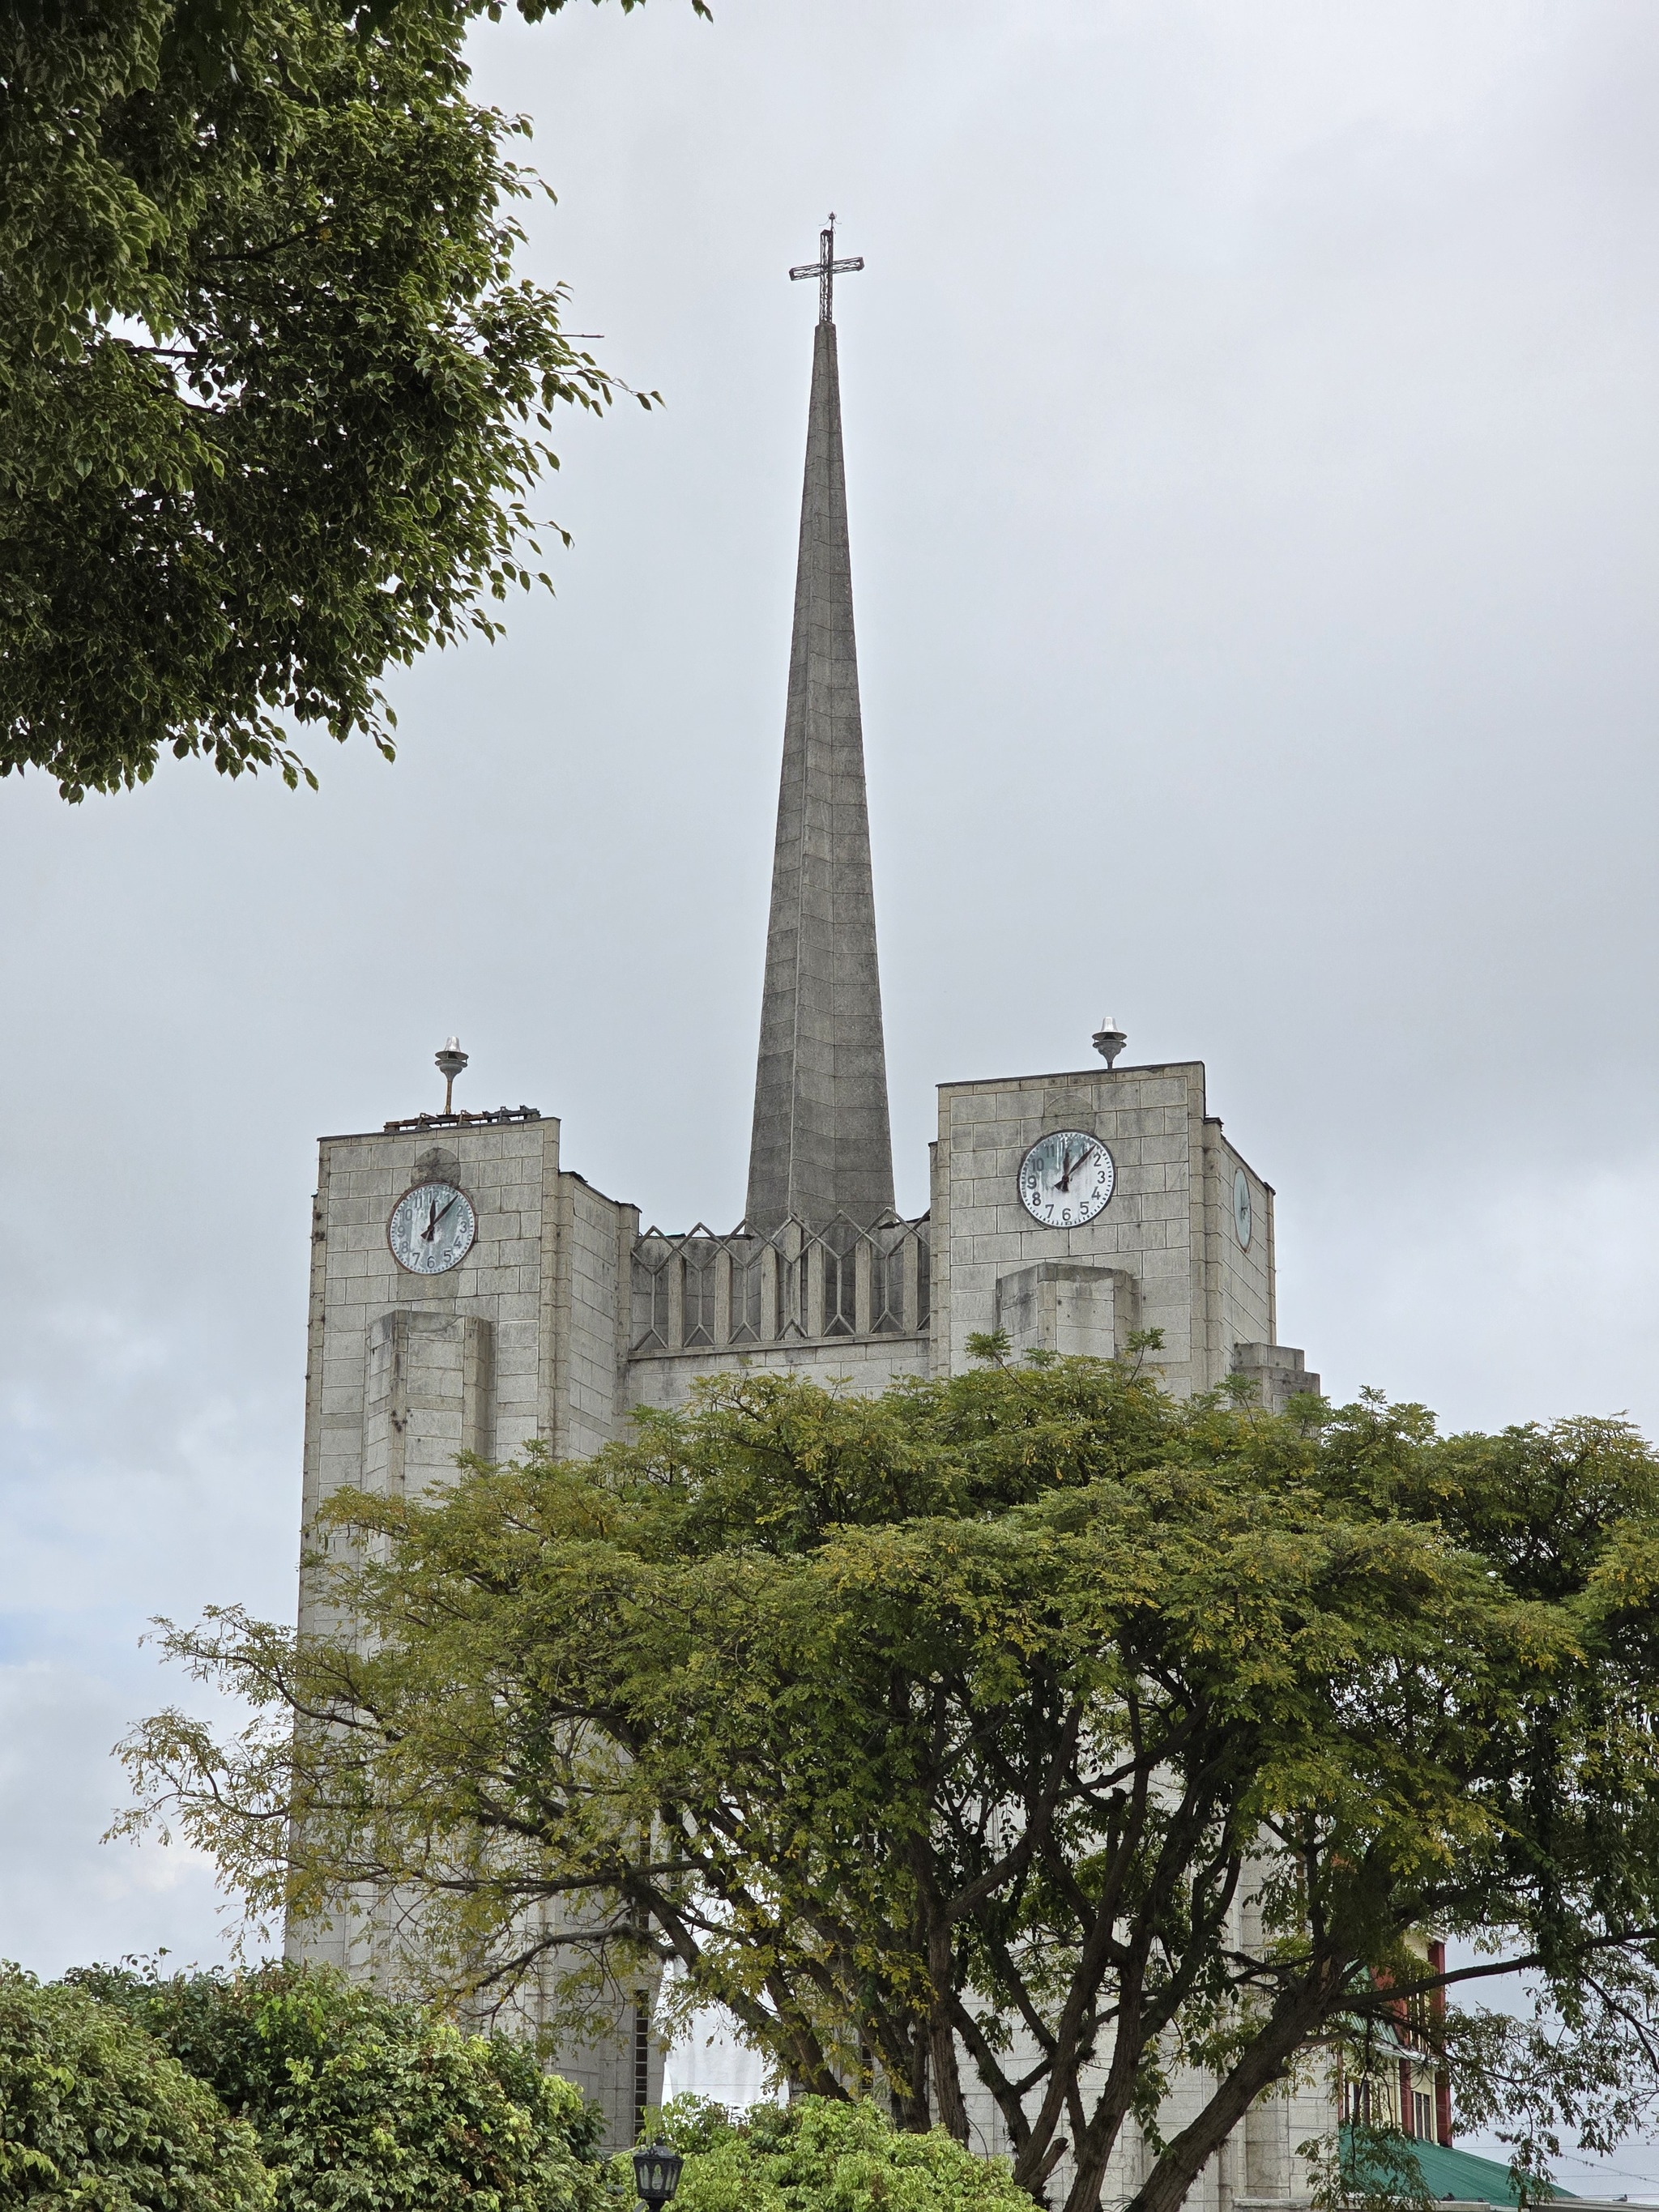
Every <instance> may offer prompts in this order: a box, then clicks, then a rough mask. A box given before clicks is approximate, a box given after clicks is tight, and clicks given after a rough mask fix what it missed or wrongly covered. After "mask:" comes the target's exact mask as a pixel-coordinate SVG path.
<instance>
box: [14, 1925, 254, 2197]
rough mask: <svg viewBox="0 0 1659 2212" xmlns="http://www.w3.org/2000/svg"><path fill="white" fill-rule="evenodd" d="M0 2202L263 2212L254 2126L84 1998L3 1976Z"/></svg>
mask: <svg viewBox="0 0 1659 2212" xmlns="http://www.w3.org/2000/svg"><path fill="white" fill-rule="evenodd" d="M0 2202H3V2203H7V2204H20V2203H27V2204H37V2205H39V2206H40V2212H59V2208H62V2212H70V2208H71V2207H78V2206H83V2205H85V2206H94V2205H96V2206H100V2207H101V2206H109V2207H112V2208H115V2207H125V2206H132V2207H134V2208H138V2207H148V2206H155V2207H157V2208H161V2207H163V2206H165V2207H166V2208H167V2212H270V2205H271V2202H272V2193H271V2185H270V2178H269V2176H268V2175H267V2174H266V2172H265V2170H264V2166H262V2165H261V2164H260V2162H259V2155H258V2148H257V2147H256V2145H255V2142H254V2139H253V2134H252V2130H251V2129H249V2128H246V2127H244V2126H243V2125H242V2124H241V2123H240V2121H236V2120H233V2119H231V2118H229V2117H228V2114H227V2113H226V2112H225V2111H224V2108H223V2107H222V2106H221V2104H220V2103H219V2101H218V2100H217V2099H216V2097H215V2096H214V2095H213V2093H212V2092H211V2091H210V2090H209V2089H205V2088H204V2087H202V2085H201V2083H200V2082H199V2081H192V2080H191V2076H190V2075H188V2074H187V2073H186V2072H185V2069H184V2068H183V2067H182V2066H180V2065H179V2063H178V2061H177V2059H175V2058H171V2057H168V2056H167V2053H166V2052H165V2051H161V2049H160V2048H159V2047H158V2046H157V2045H155V2044H154V2043H152V2042H151V2041H150V2039H149V2037H148V2036H147V2035H146V2034H144V2033H143V2030H142V2029H141V2028H138V2027H135V2026H134V2025H133V2024H132V2023H131V2021H128V2020H126V2019H125V2018H124V2017H123V2016H122V2015H121V2014H120V2013H118V2012H114V2011H112V2010H110V2009H109V2008H107V2007H106V2006H104V2005H100V2004H98V2003H97V2002H94V1999H93V1998H92V1997H91V1996H88V1994H87V1992H86V1991H84V1990H74V1989H65V1988H64V1987H62V1986H61V1985H60V1986H58V1987H49V1988H46V1989H43V1988H41V1986H40V1984H39V1983H38V1982H37V1981H36V1980H35V1978H34V1977H33V1975H32V1974H26V1973H24V1972H21V1970H20V1969H19V1968H17V1967H15V1966H6V1967H4V1968H0Z"/></svg>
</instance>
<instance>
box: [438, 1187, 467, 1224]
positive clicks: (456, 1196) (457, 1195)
mask: <svg viewBox="0 0 1659 2212" xmlns="http://www.w3.org/2000/svg"><path fill="white" fill-rule="evenodd" d="M459 1196H460V1193H459V1191H457V1192H456V1193H455V1194H454V1197H453V1198H451V1200H450V1201H449V1206H453V1205H454V1203H455V1200H456V1199H457V1198H459ZM449 1206H445V1207H444V1209H443V1212H441V1213H440V1214H439V1216H438V1221H441V1220H442V1219H443V1218H444V1214H445V1213H447V1212H448V1211H449ZM438 1221H435V1222H434V1223H433V1225H432V1226H433V1227H434V1228H436V1227H437V1225H438Z"/></svg>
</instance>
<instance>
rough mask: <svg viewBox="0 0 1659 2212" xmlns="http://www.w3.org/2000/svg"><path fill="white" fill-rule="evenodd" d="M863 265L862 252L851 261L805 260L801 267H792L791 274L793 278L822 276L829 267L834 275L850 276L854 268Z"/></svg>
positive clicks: (860, 267) (830, 272) (859, 267)
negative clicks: (825, 261)
mask: <svg viewBox="0 0 1659 2212" xmlns="http://www.w3.org/2000/svg"><path fill="white" fill-rule="evenodd" d="M863 266H864V256H863V255H862V254H861V253H860V254H859V255H858V256H856V258H854V259H853V260H851V261H831V262H829V263H827V264H826V263H824V262H822V261H803V262H802V264H801V265H800V267H799V269H792V270H790V271H789V274H790V276H791V277H792V278H799V277H801V276H823V272H824V270H825V268H826V267H827V268H828V269H829V274H830V275H831V276H849V275H850V274H851V273H852V271H853V270H854V269H862V268H863Z"/></svg>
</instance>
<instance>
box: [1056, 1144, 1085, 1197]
mask: <svg viewBox="0 0 1659 2212" xmlns="http://www.w3.org/2000/svg"><path fill="white" fill-rule="evenodd" d="M1088 1157H1089V1152H1088V1147H1087V1146H1085V1147H1084V1149H1083V1150H1082V1151H1081V1152H1079V1154H1078V1156H1077V1158H1075V1159H1074V1160H1067V1161H1066V1172H1065V1174H1064V1175H1063V1176H1061V1177H1060V1188H1061V1190H1070V1188H1072V1170H1073V1168H1080V1167H1081V1166H1082V1165H1083V1163H1084V1162H1085V1160H1086V1159H1087V1158H1088Z"/></svg>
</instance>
